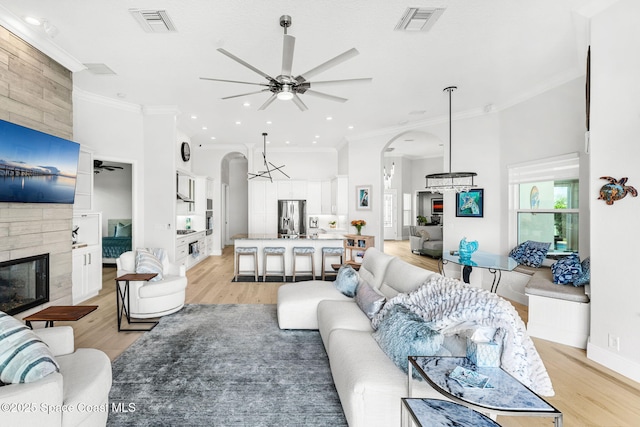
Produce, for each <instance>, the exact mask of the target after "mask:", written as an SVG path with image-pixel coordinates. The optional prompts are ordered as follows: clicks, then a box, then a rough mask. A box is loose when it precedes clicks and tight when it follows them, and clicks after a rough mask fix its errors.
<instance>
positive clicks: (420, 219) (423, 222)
mask: <svg viewBox="0 0 640 427" xmlns="http://www.w3.org/2000/svg"><path fill="white" fill-rule="evenodd" d="M416 219H417V220H418V225H427V217H425V216H422V215H418V216H417V217H416Z"/></svg>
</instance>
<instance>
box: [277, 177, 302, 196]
mask: <svg viewBox="0 0 640 427" xmlns="http://www.w3.org/2000/svg"><path fill="white" fill-rule="evenodd" d="M274 183H277V186H278V199H280V200H306V199H307V184H308V183H307V181H302V180H283V181H275V182H274Z"/></svg>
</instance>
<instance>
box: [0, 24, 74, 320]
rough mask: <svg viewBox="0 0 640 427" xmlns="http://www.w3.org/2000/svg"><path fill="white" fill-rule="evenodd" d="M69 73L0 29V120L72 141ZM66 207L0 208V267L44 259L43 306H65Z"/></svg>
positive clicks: (30, 205)
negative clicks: (47, 284) (46, 272)
mask: <svg viewBox="0 0 640 427" xmlns="http://www.w3.org/2000/svg"><path fill="white" fill-rule="evenodd" d="M72 90H73V82H72V74H71V72H70V71H69V70H67V69H66V68H64V67H63V66H61V65H60V64H58V63H57V62H55V61H54V60H53V59H51V58H49V57H48V56H46V55H44V54H43V53H42V52H40V51H39V50H37V49H35V48H34V47H33V46H31V45H29V44H28V43H26V42H25V41H24V40H22V39H20V38H18V37H16V36H15V35H14V34H12V33H11V32H9V31H8V30H6V29H5V28H4V27H1V26H0V119H2V120H6V121H9V122H12V123H16V124H19V125H21V126H26V127H29V128H31V129H35V130H38V131H41V132H46V133H48V134H51V135H55V136H59V137H61V138H66V139H71V140H73V104H72ZM72 220H73V206H72V205H58V204H41V203H0V262H2V261H7V260H13V259H18V258H25V257H30V256H34V255H40V254H43V253H48V254H49V280H50V295H49V303H48V304H46V305H44V306H38V307H35V308H33V309H31V310H28V311H24V312H22V313H20V314H19V315H17V316H16V317H17V318H20V319H21V318H23V317H26V316H28V315H29V314H32V313H34V312H36V311H38V310H40V309H42V308H44V307H45V306H48V305H71V290H72V286H71V270H72V265H71V227H72Z"/></svg>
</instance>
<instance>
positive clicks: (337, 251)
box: [322, 247, 344, 280]
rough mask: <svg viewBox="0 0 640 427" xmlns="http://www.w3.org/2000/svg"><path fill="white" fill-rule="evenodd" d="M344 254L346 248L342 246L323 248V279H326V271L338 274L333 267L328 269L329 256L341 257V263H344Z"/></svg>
mask: <svg viewBox="0 0 640 427" xmlns="http://www.w3.org/2000/svg"><path fill="white" fill-rule="evenodd" d="M342 254H344V248H341V247H324V248H322V280H324V279H325V275H326V273H329V274H337V273H336V272H335V271H334V270H333V269H331V270H327V267H326V264H325V260H326V259H327V258H329V257H340V264H342Z"/></svg>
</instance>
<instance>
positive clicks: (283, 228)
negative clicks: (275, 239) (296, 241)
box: [278, 200, 307, 237]
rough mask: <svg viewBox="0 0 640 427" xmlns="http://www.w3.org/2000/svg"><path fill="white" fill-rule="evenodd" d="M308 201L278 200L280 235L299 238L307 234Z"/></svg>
mask: <svg viewBox="0 0 640 427" xmlns="http://www.w3.org/2000/svg"><path fill="white" fill-rule="evenodd" d="M306 205H307V201H306V200H278V233H279V234H281V235H282V236H290V237H297V236H300V235H304V234H306V233H307V229H306V227H305V218H306V214H307V206H306Z"/></svg>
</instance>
